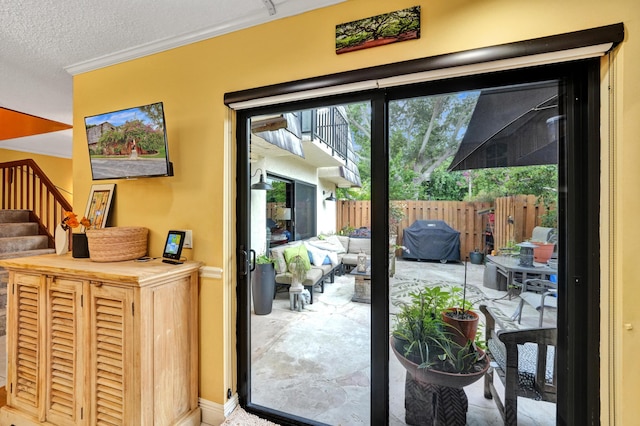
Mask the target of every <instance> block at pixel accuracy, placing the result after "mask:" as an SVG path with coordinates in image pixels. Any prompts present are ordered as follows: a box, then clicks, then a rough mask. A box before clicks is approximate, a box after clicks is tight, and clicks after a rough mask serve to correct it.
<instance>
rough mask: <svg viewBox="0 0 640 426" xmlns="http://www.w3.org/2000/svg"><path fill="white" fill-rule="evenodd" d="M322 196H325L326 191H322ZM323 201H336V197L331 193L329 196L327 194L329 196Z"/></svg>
mask: <svg viewBox="0 0 640 426" xmlns="http://www.w3.org/2000/svg"><path fill="white" fill-rule="evenodd" d="M322 195H326V191H322ZM325 200H327V201H336V197H334V196H333V192H332V193H331V194H329V196H328V197H327V198H325Z"/></svg>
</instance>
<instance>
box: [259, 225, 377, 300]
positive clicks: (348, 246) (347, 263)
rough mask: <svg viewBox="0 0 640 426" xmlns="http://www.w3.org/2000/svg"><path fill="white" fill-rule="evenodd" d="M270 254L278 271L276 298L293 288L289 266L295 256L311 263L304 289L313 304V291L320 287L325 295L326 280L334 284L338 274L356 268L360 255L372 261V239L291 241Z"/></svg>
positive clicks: (338, 238)
mask: <svg viewBox="0 0 640 426" xmlns="http://www.w3.org/2000/svg"><path fill="white" fill-rule="evenodd" d="M301 246H302V247H304V249H301V248H300V247H301ZM270 251H271V258H272V259H274V266H275V270H276V288H275V293H274V297H275V295H276V294H277V292H278V290H280V289H283V288H288V287H289V286H290V285H291V273H290V272H289V270H288V264H289V262H290V261H291V259H292V257H293V256H300V257H301V258H302V260H303V261H304V262H307V261H308V262H309V263H308V267H309V270H308V271H307V274H306V277H305V279H304V281H303V282H302V285H303V286H304V288H305V289H306V290H309V294H310V303H313V291H314V289H315V288H318V287H319V289H320V292H321V293H323V292H324V284H325V282H326V281H327V280H329V282H330V283H332V282H334V279H335V275H336V274H342V273H343V272H345V271H348V270H350V269H351V268H353V267H354V266H355V265H357V263H358V254H360V253H365V254H366V255H367V259H368V261H369V260H370V256H371V239H370V238H360V237H347V236H342V235H331V236H320V237H312V238H309V239H307V240H299V241H292V242H290V243H288V244H283V245H279V246H276V247H272V248H271V250H270ZM305 255H306V256H307V257H305Z"/></svg>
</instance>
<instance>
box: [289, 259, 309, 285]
mask: <svg viewBox="0 0 640 426" xmlns="http://www.w3.org/2000/svg"><path fill="white" fill-rule="evenodd" d="M289 272H291V275H292V277H293V278H294V279H295V280H296V281H297V282H300V283H302V282H303V281H304V280H305V278H307V265H306V263H305V262H304V261H303V260H302V257H300V256H299V255H297V256H294V257H293V258H292V259H291V261H290V262H289Z"/></svg>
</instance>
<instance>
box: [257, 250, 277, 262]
mask: <svg viewBox="0 0 640 426" xmlns="http://www.w3.org/2000/svg"><path fill="white" fill-rule="evenodd" d="M268 263H275V259H272V258H270V257H269V256H267V255H266V254H264V253H263V254H261V255H259V256H257V257H256V265H266V264H268Z"/></svg>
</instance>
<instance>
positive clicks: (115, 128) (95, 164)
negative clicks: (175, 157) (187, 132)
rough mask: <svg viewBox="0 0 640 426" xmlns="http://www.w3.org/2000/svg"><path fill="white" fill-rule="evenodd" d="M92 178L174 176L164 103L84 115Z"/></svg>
mask: <svg viewBox="0 0 640 426" xmlns="http://www.w3.org/2000/svg"><path fill="white" fill-rule="evenodd" d="M84 123H85V127H86V130H87V144H88V147H89V159H90V160H91V175H92V176H93V180H104V179H135V178H140V177H156V176H173V167H172V164H171V162H170V161H169V145H168V144H167V131H166V126H165V120H164V108H163V105H162V102H156V103H153V104H149V105H142V106H138V107H133V108H127V109H122V110H119V111H113V112H107V113H104V114H100V115H94V116H91V117H85V119H84Z"/></svg>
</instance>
